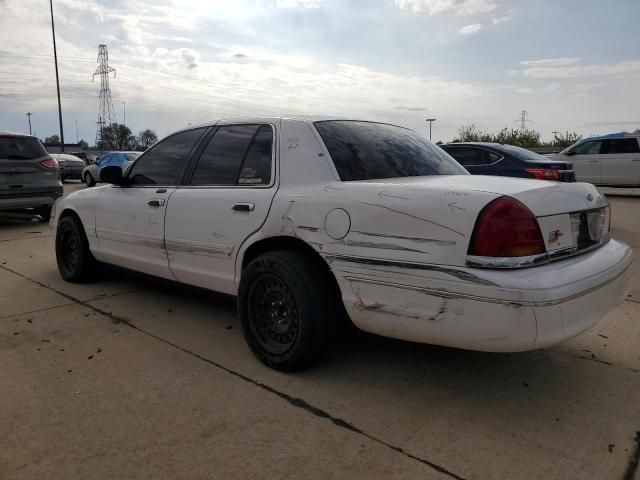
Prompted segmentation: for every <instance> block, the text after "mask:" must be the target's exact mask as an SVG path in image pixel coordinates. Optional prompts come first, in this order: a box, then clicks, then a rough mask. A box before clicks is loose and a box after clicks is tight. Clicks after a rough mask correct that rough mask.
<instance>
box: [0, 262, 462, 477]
mask: <svg viewBox="0 0 640 480" xmlns="http://www.w3.org/2000/svg"><path fill="white" fill-rule="evenodd" d="M0 268H1V269H3V270H6V271H8V272H11V273H13V274H14V275H17V276H19V277H22V278H24V279H26V280H29V281H30V282H33V283H35V284H36V285H39V286H41V287H44V288H47V289H49V290H51V291H52V292H55V293H57V294H58V295H61V296H62V297H64V298H66V299H68V300H71V301H72V302H74V303H76V304H79V305H82V306H84V307H86V308H89V309H91V310H93V311H95V312H96V313H99V314H100V315H102V316H105V317H107V318H109V319H111V320H112V321H115V322H116V323H123V324H124V325H126V326H127V327H129V328H131V329H133V330H137V331H138V332H140V333H143V334H145V335H147V336H149V337H151V338H153V339H155V340H158V341H160V342H162V343H164V344H166V345H169V346H171V347H173V348H175V349H177V350H180V351H181V352H183V353H186V354H188V355H190V356H192V357H194V358H197V359H198V360H201V361H203V362H206V363H208V364H210V365H213V366H214V367H216V368H218V369H220V370H222V371H224V372H226V373H228V374H230V375H232V376H234V377H236V378H239V379H240V380H243V381H245V382H247V383H249V384H251V385H253V386H256V387H258V388H260V389H262V390H264V391H266V392H268V393H271V394H273V395H276V396H277V397H279V398H281V399H282V400H284V401H286V402H287V403H289V405H291V406H293V407H296V408H301V409H302V410H304V411H306V412H308V413H310V414H312V415H314V416H316V417H319V418H323V419H326V420H329V421H330V422H331V423H333V424H334V425H336V426H337V427H340V428H344V429H345V430H348V431H350V432H352V433H356V434H358V435H361V436H363V437H365V438H367V439H369V440H371V441H372V442H375V443H377V444H379V445H382V446H384V447H387V448H388V449H390V450H392V451H394V452H396V453H400V454H401V455H404V456H405V457H407V458H409V459H411V460H415V461H417V462H420V463H422V464H423V465H426V466H428V467H430V468H432V469H433V470H435V471H437V472H439V473H442V474H443V475H447V476H449V477H451V478H454V479H455V480H466V479H465V478H464V477H461V476H460V475H458V474H456V473H454V472H452V471H450V470H448V469H446V468H445V467H442V466H441V465H438V464H437V463H434V462H432V461H430V460H427V459H426V458H422V457H418V456H417V455H413V454H411V453H409V452H407V451H406V450H404V449H403V448H402V447H399V446H397V445H393V444H391V443H388V442H386V441H384V440H382V439H380V438H378V437H376V436H374V435H372V434H370V433H367V432H365V431H364V430H362V429H360V428H358V427H356V426H355V425H353V424H352V423H349V422H347V421H346V420H343V419H341V418H339V417H335V416H333V415H331V414H330V413H329V412H327V411H326V410H323V409H321V408H318V407H315V406H313V405H311V404H310V403H308V402H306V401H305V400H303V399H302V398H297V397H293V396H291V395H289V394H287V393H285V392H282V391H280V390H277V389H275V388H273V387H270V386H269V385H267V384H265V383H262V382H260V381H258V380H255V379H253V378H251V377H248V376H246V375H244V374H242V373H240V372H237V371H235V370H232V369H230V368H228V367H225V366H224V365H222V364H220V363H218V362H216V361H214V360H211V359H209V358H206V357H204V356H202V355H200V354H199V353H196V352H193V351H191V350H189V349H187V348H184V347H181V346H180V345H177V344H175V343H173V342H171V341H169V340H166V339H164V338H162V337H160V336H158V335H156V334H154V333H151V332H149V331H147V330H144V329H143V328H140V327H138V326H137V325H134V324H133V323H131V322H130V321H129V319H127V318H126V317H121V316H119V315H115V314H114V313H112V312H107V311H106V310H103V309H101V308H100V307H96V306H94V305H91V304H90V303H87V302H89V301H95V300H88V301H87V302H85V301H82V300H80V299H77V298H75V297H73V296H72V295H69V294H67V293H64V292H62V291H59V290H57V289H55V288H53V287H50V286H49V285H45V284H43V283H41V282H39V281H38V280H34V279H32V278H29V277H28V276H26V275H24V274H22V273H20V272H17V271H14V270H12V269H10V268H7V267H6V266H4V265H0ZM103 298H107V297H103Z"/></svg>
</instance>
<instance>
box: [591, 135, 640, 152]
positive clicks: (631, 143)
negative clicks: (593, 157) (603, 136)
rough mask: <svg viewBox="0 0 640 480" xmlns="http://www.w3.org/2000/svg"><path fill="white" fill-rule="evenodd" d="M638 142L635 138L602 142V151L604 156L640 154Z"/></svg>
mask: <svg viewBox="0 0 640 480" xmlns="http://www.w3.org/2000/svg"><path fill="white" fill-rule="evenodd" d="M638 152H640V148H638V141H637V140H636V139H635V138H616V139H611V140H603V141H602V150H601V152H600V153H604V154H616V153H618V154H620V153H638Z"/></svg>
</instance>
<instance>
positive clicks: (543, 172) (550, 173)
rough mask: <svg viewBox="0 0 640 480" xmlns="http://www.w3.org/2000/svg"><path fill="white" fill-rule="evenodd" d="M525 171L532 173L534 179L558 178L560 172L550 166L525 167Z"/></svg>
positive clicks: (557, 179) (556, 179) (554, 179)
mask: <svg viewBox="0 0 640 480" xmlns="http://www.w3.org/2000/svg"><path fill="white" fill-rule="evenodd" d="M524 171H525V172H527V173H530V174H531V175H533V178H535V179H536V180H553V181H556V182H557V181H559V180H560V172H559V171H558V170H554V169H552V168H525V169H524Z"/></svg>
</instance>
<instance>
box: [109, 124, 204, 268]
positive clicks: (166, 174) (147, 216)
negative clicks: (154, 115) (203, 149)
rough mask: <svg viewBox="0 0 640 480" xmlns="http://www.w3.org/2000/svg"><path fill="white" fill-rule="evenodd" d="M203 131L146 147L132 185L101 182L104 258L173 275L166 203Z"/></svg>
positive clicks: (134, 169) (131, 176)
mask: <svg viewBox="0 0 640 480" xmlns="http://www.w3.org/2000/svg"><path fill="white" fill-rule="evenodd" d="M204 130H205V129H204V128H199V129H194V130H187V131H183V132H180V133H177V134H175V135H172V136H171V137H169V138H167V139H165V140H163V141H162V142H160V143H158V144H156V145H155V146H154V147H152V148H151V149H149V150H147V151H146V152H145V153H144V155H142V156H141V157H140V158H139V159H138V160H137V161H136V162H135V164H134V165H133V167H132V168H131V170H130V171H129V173H128V178H129V180H130V184H129V185H128V186H124V187H120V186H115V185H109V186H106V187H102V188H103V191H102V193H101V194H100V197H99V198H98V204H97V206H96V233H97V236H98V242H99V251H98V252H97V256H98V257H99V259H100V260H103V261H105V262H108V263H112V264H114V265H119V266H122V267H125V268H129V269H132V270H136V271H140V272H143V273H148V274H150V275H156V276H159V277H164V278H170V279H172V278H173V276H172V274H171V271H170V270H169V260H168V258H167V253H166V250H165V246H164V221H165V212H166V208H167V202H168V201H169V198H170V197H171V195H172V194H173V192H174V191H175V189H176V186H177V180H178V177H179V175H180V173H181V170H182V169H183V167H184V166H185V164H186V162H187V160H188V158H189V155H190V152H191V150H192V149H193V147H194V146H195V144H196V143H197V141H198V140H199V138H200V137H201V136H202V134H203V133H204Z"/></svg>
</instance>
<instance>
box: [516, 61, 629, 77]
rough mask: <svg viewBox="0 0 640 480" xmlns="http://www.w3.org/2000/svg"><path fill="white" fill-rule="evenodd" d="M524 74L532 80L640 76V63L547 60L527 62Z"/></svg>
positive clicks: (523, 63) (525, 62)
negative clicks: (585, 62) (588, 62)
mask: <svg viewBox="0 0 640 480" xmlns="http://www.w3.org/2000/svg"><path fill="white" fill-rule="evenodd" d="M520 63H521V64H522V65H524V67H525V68H524V70H523V72H522V74H523V75H524V76H526V77H532V78H550V79H551V78H555V79H561V78H588V77H603V76H612V75H631V74H640V61H639V60H629V61H626V62H619V63H610V64H600V65H598V64H583V63H581V62H580V59H579V58H574V57H568V58H567V57H563V58H545V59H542V60H526V61H523V62H520Z"/></svg>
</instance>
